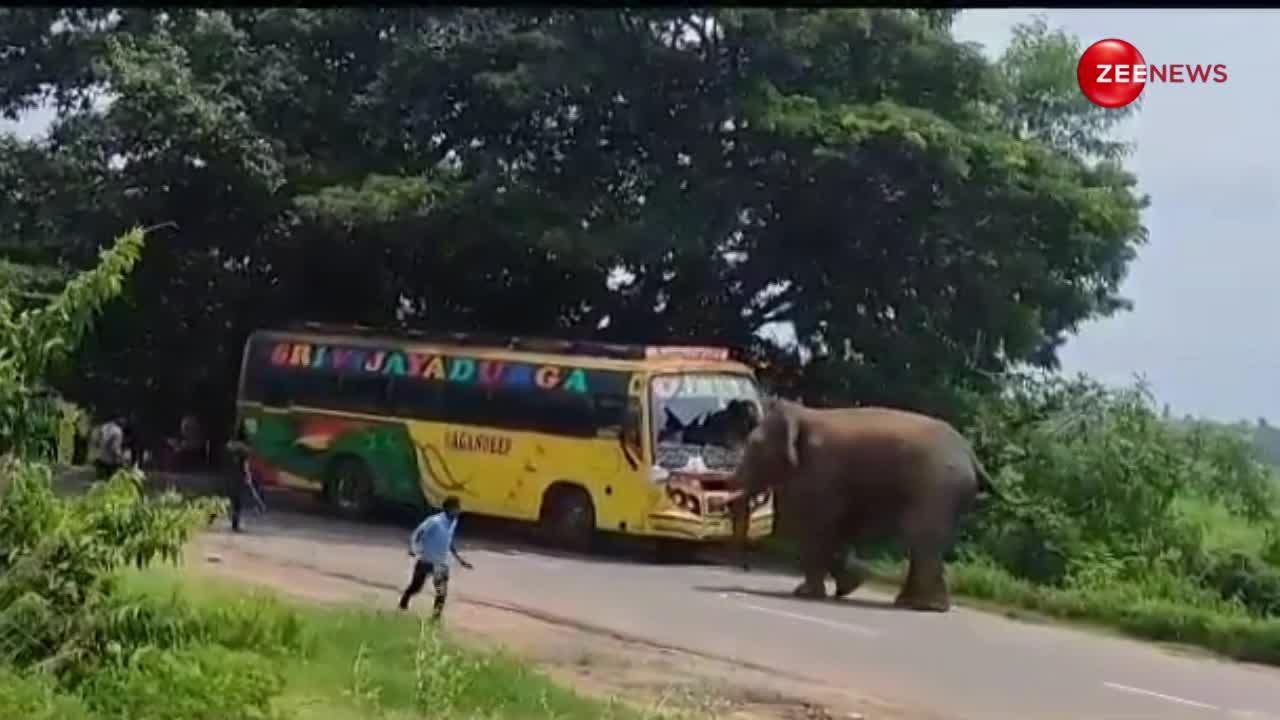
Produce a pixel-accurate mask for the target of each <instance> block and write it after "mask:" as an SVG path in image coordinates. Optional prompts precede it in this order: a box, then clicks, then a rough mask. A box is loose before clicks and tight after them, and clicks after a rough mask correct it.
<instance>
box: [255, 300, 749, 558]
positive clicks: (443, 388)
mask: <svg viewBox="0 0 1280 720" xmlns="http://www.w3.org/2000/svg"><path fill="white" fill-rule="evenodd" d="M744 410H745V411H746V412H748V413H751V412H754V413H756V415H755V417H756V418H758V417H759V415H758V413H759V412H760V410H761V397H760V391H759V388H758V387H757V384H756V379H755V375H754V373H753V372H752V370H751V369H750V368H749V367H748V366H746V365H744V364H742V363H739V362H735V361H733V360H731V359H730V358H729V353H728V351H727V349H724V348H710V347H684V346H641V345H617V344H606V343H588V342H576V341H568V340H536V339H522V338H491V337H482V336H480V335H475V334H448V335H434V336H431V335H427V334H424V333H407V334H406V333H397V334H390V333H386V332H381V331H378V330H375V329H370V328H362V327H358V326H357V327H348V326H338V327H333V326H321V325H316V324H306V325H303V326H300V327H297V328H295V329H292V330H259V331H257V332H255V333H253V334H252V335H251V336H250V337H249V338H248V340H247V342H246V343H245V347H244V353H243V357H242V361H241V371H240V383H239V389H238V394H237V420H238V421H239V422H242V423H243V427H244V428H245V430H246V433H247V435H248V437H249V444H250V446H251V448H252V457H251V463H252V467H253V469H254V470H255V472H256V474H257V477H258V478H259V481H260V482H261V483H262V484H263V485H268V486H271V485H275V486H279V487H286V488H291V489H296V490H303V491H308V492H314V493H317V494H318V495H319V496H320V497H322V498H323V499H324V500H325V502H327V503H329V504H330V505H331V506H332V507H333V508H335V509H336V510H338V511H339V512H340V514H344V515H347V516H353V517H358V516H362V515H365V514H366V513H367V512H368V511H369V510H371V509H372V508H373V507H375V506H377V505H382V504H396V505H401V506H409V507H412V508H415V509H419V510H428V509H430V508H435V507H439V505H440V504H441V503H442V502H443V501H444V498H445V497H447V496H449V495H454V496H457V497H458V498H459V499H460V500H461V502H462V507H463V509H464V511H466V512H468V513H472V514H477V515H486V516H492V517H498V518H507V519H511V520H517V521H527V522H532V523H536V524H537V525H538V526H539V527H540V529H541V532H543V533H544V534H545V535H546V536H547V538H548V539H550V540H552V541H553V542H555V543H556V544H559V545H562V546H566V547H571V548H576V549H586V548H587V547H588V546H589V545H590V543H591V541H592V540H593V539H594V537H595V536H596V534H597V532H610V533H621V534H625V535H636V536H644V537H648V538H653V539H656V540H658V541H659V543H660V546H661V545H664V544H665V546H666V547H669V548H670V547H679V546H682V545H683V546H685V547H689V545H688V543H703V542H714V541H722V540H727V539H728V538H729V537H730V536H731V527H730V518H729V510H728V507H727V505H726V499H727V497H728V496H729V494H730V490H731V487H730V484H729V479H730V478H729V476H730V474H731V473H732V470H733V467H734V463H735V462H736V458H737V454H736V453H734V452H732V451H731V450H730V449H729V447H731V446H732V443H730V442H728V441H727V440H726V434H725V433H719V434H717V432H716V430H717V428H724V427H730V426H731V424H728V423H726V422H725V421H726V420H727V419H729V418H731V416H733V415H734V413H735V412H736V413H738V414H739V415H741V413H742V412H743V411H744ZM748 507H749V510H750V524H749V530H748V537H749V538H751V539H758V538H760V537H763V536H766V535H768V534H770V533H771V532H772V530H773V521H774V517H773V515H774V510H773V498H772V496H771V493H769V492H767V491H766V492H763V493H760V494H759V495H756V496H753V497H751V498H750V499H749V503H748ZM681 541H685V542H681Z"/></svg>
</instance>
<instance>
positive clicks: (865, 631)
mask: <svg viewBox="0 0 1280 720" xmlns="http://www.w3.org/2000/svg"><path fill="white" fill-rule="evenodd" d="M733 599H734V600H735V601H736V603H737V604H738V606H739V607H744V608H747V609H748V610H755V611H756V612H762V613H769V614H770V615H777V616H778V617H784V618H790V619H792V620H800V621H802V622H810V623H814V624H815V625H825V626H827V627H830V628H835V629H837V630H844V631H845V632H851V633H854V634H855V635H862V636H864V637H878V636H879V635H880V631H879V630H872V629H871V628H869V627H863V626H861V625H854V624H852V623H842V622H836V621H835V620H827V619H824V618H816V617H812V616H810V615H801V614H800V613H793V612H788V611H786V610H777V609H775V608H770V607H764V606H763V605H755V604H752V603H749V602H743V601H742V600H738V599H737V598H733Z"/></svg>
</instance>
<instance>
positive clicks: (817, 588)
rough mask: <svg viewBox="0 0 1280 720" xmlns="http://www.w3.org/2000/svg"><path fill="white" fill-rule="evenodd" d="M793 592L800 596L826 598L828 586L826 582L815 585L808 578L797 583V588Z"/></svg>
mask: <svg viewBox="0 0 1280 720" xmlns="http://www.w3.org/2000/svg"><path fill="white" fill-rule="evenodd" d="M791 594H792V595H795V596H796V597H798V598H810V599H824V598H826V597H827V586H826V583H817V584H816V585H814V584H812V583H810V582H809V581H808V580H806V581H804V582H802V583H800V584H799V585H797V586H796V589H795V590H792V591H791Z"/></svg>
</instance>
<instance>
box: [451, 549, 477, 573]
mask: <svg viewBox="0 0 1280 720" xmlns="http://www.w3.org/2000/svg"><path fill="white" fill-rule="evenodd" d="M449 552H451V553H453V556H454V557H455V558H457V559H458V564H459V565H461V566H462V567H464V568H466V569H468V570H470V569H471V568H473V567H475V566H474V565H472V564H471V563H469V562H467V561H466V560H465V559H463V557H462V556H461V555H459V554H458V545H457V544H456V543H449Z"/></svg>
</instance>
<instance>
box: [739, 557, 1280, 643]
mask: <svg viewBox="0 0 1280 720" xmlns="http://www.w3.org/2000/svg"><path fill="white" fill-rule="evenodd" d="M762 550H763V553H764V555H765V556H766V557H767V558H769V559H770V560H771V561H772V562H776V563H779V564H782V565H788V566H794V561H795V558H796V551H795V549H794V548H793V547H792V545H791V544H790V543H788V542H787V541H786V540H784V539H773V540H770V541H769V542H768V543H767V544H766V545H765V546H764V547H763V548H762ZM868 565H869V566H870V567H871V569H872V570H873V571H875V573H876V575H877V577H876V578H875V579H874V580H873V584H876V585H881V586H889V585H896V583H897V582H898V580H897V578H901V577H902V576H903V575H904V574H905V565H904V564H902V563H901V562H887V561H871V562H868ZM947 579H948V582H949V584H950V587H951V591H952V593H953V594H954V595H956V596H958V597H962V598H970V599H974V600H979V601H981V602H982V603H983V604H984V605H988V606H991V607H992V608H993V609H1001V610H1006V611H1009V610H1025V611H1029V612H1032V613H1035V614H1038V615H1041V616H1045V617H1050V618H1056V619H1061V620H1069V621H1073V622H1080V623H1085V624H1089V625H1094V626H1097V627H1100V628H1105V629H1109V630H1114V631H1118V632H1120V633H1122V634H1124V635H1128V636H1130V637H1134V638H1138V639H1141V640H1152V641H1155V642H1168V643H1180V644H1183V645H1189V646H1194V647H1198V648H1202V649H1205V650H1209V651H1212V652H1216V653H1219V654H1221V655H1224V656H1226V657H1229V658H1232V659H1235V660H1243V661H1247V662H1258V663H1265V664H1268V665H1276V666H1280V617H1259V616H1258V615H1256V614H1251V613H1249V612H1248V611H1247V610H1245V609H1244V608H1243V607H1241V606H1240V605H1239V604H1238V603H1233V602H1228V601H1225V600H1222V599H1220V598H1218V597H1216V596H1213V595H1212V594H1210V593H1207V592H1198V591H1192V590H1190V589H1189V588H1188V587H1187V586H1185V585H1184V584H1182V583H1179V582H1178V581H1176V580H1175V579H1173V578H1169V579H1167V580H1166V582H1164V583H1155V582H1145V583H1144V582H1129V583H1125V582H1119V583H1109V584H1107V585H1105V586H1101V587H1068V588H1055V587H1046V586H1042V585H1036V584H1035V583H1031V582H1028V581H1025V580H1021V579H1019V578H1016V577H1014V576H1013V575H1011V574H1009V573H1008V572H1007V571H1005V570H1004V569H1003V568H1000V567H999V566H997V565H995V564H994V563H991V562H987V561H982V560H977V561H960V562H953V563H949V564H948V566H947Z"/></svg>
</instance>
